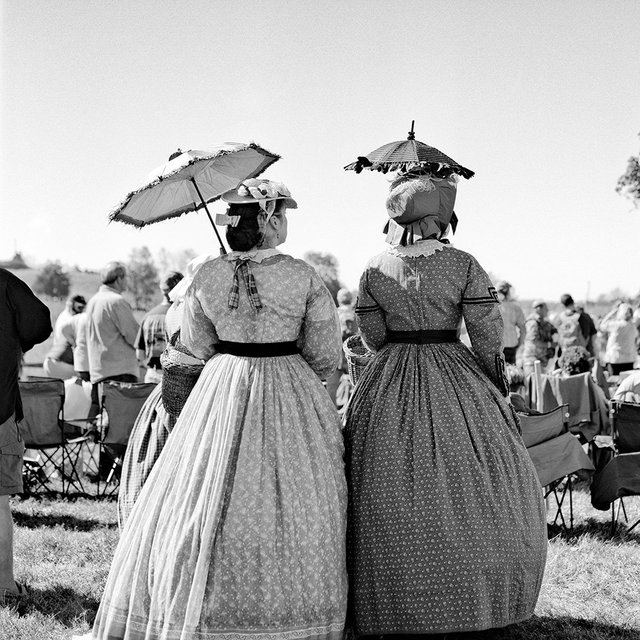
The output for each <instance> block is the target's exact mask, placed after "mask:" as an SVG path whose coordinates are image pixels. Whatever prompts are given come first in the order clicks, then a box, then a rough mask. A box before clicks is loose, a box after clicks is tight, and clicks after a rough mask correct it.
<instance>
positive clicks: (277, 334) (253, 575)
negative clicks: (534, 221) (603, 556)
mask: <svg viewBox="0 0 640 640" xmlns="http://www.w3.org/2000/svg"><path fill="white" fill-rule="evenodd" d="M223 200H224V201H225V202H227V203H229V207H228V209H227V212H226V214H224V215H220V216H217V218H216V220H217V222H218V224H225V225H226V226H227V231H226V237H227V241H228V243H229V246H230V248H231V249H232V251H231V252H230V253H229V254H226V255H223V256H220V257H217V258H215V259H212V260H209V261H207V262H205V263H204V264H202V266H200V268H199V270H198V271H197V273H196V274H195V277H194V278H193V282H192V283H191V285H190V286H189V288H188V289H187V291H186V294H185V299H184V303H183V305H184V316H183V321H182V324H181V329H180V340H181V342H182V343H183V344H184V345H185V346H186V347H187V349H189V350H190V351H191V353H192V354H193V355H194V356H195V357H197V358H200V359H202V360H205V361H206V364H205V366H204V369H203V371H202V373H201V374H200V377H199V379H198V381H197V383H196V385H195V387H194V388H193V390H192V392H191V394H190V395H189V398H188V400H187V402H186V404H185V406H184V408H183V409H182V412H181V414H180V417H179V418H178V420H177V422H176V424H175V427H174V429H173V431H172V433H171V436H170V437H169V438H168V440H167V442H166V444H165V446H164V448H163V450H162V453H161V454H160V457H159V458H158V460H157V462H156V464H155V466H154V467H153V470H152V471H151V473H150V475H149V478H148V479H147V482H146V484H145V486H144V488H143V490H142V491H141V493H140V495H139V497H138V500H137V502H136V503H135V506H134V507H133V510H132V511H131V515H130V516H129V519H128V521H127V524H126V525H125V527H124V530H123V531H122V536H121V538H120V542H119V544H118V547H117V549H116V551H115V556H114V559H113V563H112V565H111V571H110V573H109V577H108V580H107V584H106V588H105V591H104V596H103V598H102V602H101V605H100V609H99V611H98V614H97V617H96V620H95V625H94V629H93V635H92V637H94V638H99V639H106V638H123V637H138V636H140V637H142V636H144V637H154V638H160V637H163V638H164V637H176V638H177V637H178V636H179V637H185V638H186V637H189V638H191V637H195V636H196V635H197V636H198V637H202V638H205V637H212V638H213V637H221V638H222V637H229V638H230V637H240V636H243V635H246V636H247V637H248V636H253V637H261V638H267V637H269V638H296V639H300V640H304V639H309V640H312V639H314V640H316V639H319V638H321V639H323V640H341V639H342V637H343V633H344V625H345V616H346V602H347V577H346V561H345V544H346V542H345V540H346V500H347V488H346V480H345V475H344V462H343V455H344V445H343V439H342V433H341V424H340V420H339V418H338V414H337V412H336V409H335V407H334V405H333V403H332V402H331V399H330V398H329V395H328V394H327V392H326V391H325V389H324V387H323V385H322V379H323V378H325V377H326V376H328V375H330V374H331V373H332V372H333V371H334V370H335V368H336V366H337V364H338V362H339V360H340V352H341V344H340V327H339V323H338V318H337V312H336V307H335V304H334V302H333V299H332V297H331V294H330V293H329V291H328V289H327V288H326V286H325V285H324V283H323V282H322V280H321V279H320V277H319V276H318V274H317V273H316V271H315V270H314V269H313V267H311V266H310V265H308V264H307V263H306V262H303V261H302V260H297V259H295V258H292V257H291V256H288V255H286V254H284V253H281V252H280V251H279V250H278V247H279V246H280V245H281V244H282V243H283V242H284V241H285V240H286V237H287V228H288V221H287V211H288V210H291V209H295V208H296V207H297V204H296V201H295V200H294V199H293V198H292V197H291V194H290V193H289V191H288V189H287V188H286V187H285V186H284V185H282V184H279V183H276V182H273V181H270V180H265V179H262V178H260V179H251V180H245V181H244V182H243V183H242V184H241V185H240V186H239V187H238V188H237V189H234V190H232V191H230V192H227V193H225V194H223Z"/></svg>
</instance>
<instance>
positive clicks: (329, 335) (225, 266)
mask: <svg viewBox="0 0 640 640" xmlns="http://www.w3.org/2000/svg"><path fill="white" fill-rule="evenodd" d="M248 265H249V269H250V270H251V274H252V276H253V279H254V280H255V284H256V289H257V291H258V295H259V298H260V301H261V304H262V308H261V309H260V310H259V311H257V310H256V309H255V308H254V307H253V306H252V305H251V303H250V300H249V296H248V294H247V290H246V286H245V283H244V281H243V278H242V276H240V277H239V286H238V293H239V300H238V307H237V308H230V305H229V293H230V290H231V288H232V286H233V281H234V271H235V268H236V266H237V258H236V256H234V255H233V254H231V255H229V256H222V257H220V258H215V259H214V260H211V261H210V262H207V263H205V264H204V265H203V266H202V267H201V268H200V270H199V271H198V273H197V274H196V276H195V278H194V280H193V283H192V284H191V286H190V287H189V289H188V291H187V293H186V296H185V312H184V319H183V322H182V330H181V340H182V341H183V342H184V343H185V345H186V346H187V348H189V349H190V350H191V351H192V353H194V355H197V356H198V357H201V358H204V359H208V358H210V357H211V356H212V355H213V354H214V353H215V344H216V343H217V342H219V341H225V342H291V341H298V343H299V346H300V349H301V352H302V355H303V357H304V358H305V360H307V362H309V364H310V365H311V366H312V368H313V369H314V370H315V371H316V373H319V372H320V371H322V372H324V371H325V369H328V370H332V369H333V368H335V366H336V363H337V361H338V359H339V355H340V333H339V323H338V317H337V312H336V307H335V304H334V302H333V299H332V298H331V294H330V293H329V291H328V289H327V288H326V286H325V285H324V283H323V282H322V280H321V279H320V277H319V276H318V274H317V273H316V271H315V270H314V269H313V267H311V266H310V265H308V264H307V263H306V262H304V261H302V260H297V259H295V258H292V257H291V256H288V255H285V254H282V253H280V252H277V251H274V250H270V251H268V252H261V251H258V252H257V254H256V255H254V256H253V259H250V260H249V262H248Z"/></svg>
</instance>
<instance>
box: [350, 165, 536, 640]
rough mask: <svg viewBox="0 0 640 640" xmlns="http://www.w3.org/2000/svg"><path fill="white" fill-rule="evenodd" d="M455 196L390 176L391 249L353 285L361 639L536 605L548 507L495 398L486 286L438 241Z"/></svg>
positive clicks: (428, 182) (493, 309)
mask: <svg viewBox="0 0 640 640" xmlns="http://www.w3.org/2000/svg"><path fill="white" fill-rule="evenodd" d="M455 190H456V184H455V182H454V180H453V178H435V177H433V176H430V175H420V174H414V175H409V176H402V177H400V178H399V179H398V180H397V181H396V182H395V183H394V184H392V190H391V194H390V196H389V200H388V201H387V209H388V212H389V215H390V217H391V219H390V221H389V223H388V225H387V227H386V228H385V231H386V232H387V242H389V243H390V245H391V246H390V247H389V249H388V250H387V251H385V252H383V253H381V254H379V255H377V256H375V257H374V258H372V259H371V260H370V261H369V263H368V264H367V266H366V268H365V271H364V273H363V275H362V278H361V280H360V290H359V295H358V301H357V305H356V314H357V317H358V323H359V326H360V330H361V333H362V337H363V339H364V340H365V342H366V344H367V345H368V346H369V347H370V348H371V349H372V350H374V351H376V352H377V353H376V355H375V357H374V358H373V359H372V361H371V362H370V363H369V364H368V365H367V367H366V369H365V370H364V372H363V374H362V376H361V378H360V380H359V381H358V384H357V386H356V388H355V391H354V395H353V396H352V398H351V403H350V405H349V407H348V409H347V413H346V428H345V438H346V445H347V469H348V473H347V477H348V482H349V490H350V495H349V524H348V544H347V549H348V554H347V557H348V567H349V580H350V585H349V594H350V596H349V607H350V620H351V622H352V624H353V625H354V629H355V632H356V634H357V635H358V636H367V635H371V636H374V635H375V636H395V635H398V634H405V635H406V634H417V635H430V634H434V635H435V634H447V633H454V632H455V633H459V632H463V633H464V632H478V631H481V630H486V629H490V628H494V627H504V626H506V625H508V624H511V623H514V622H519V621H521V620H524V619H526V618H528V617H529V616H531V615H532V613H533V610H534V607H535V604H536V600H537V597H538V592H539V589H540V584H541V581H542V575H543V571H544V565H545V558H546V547H547V540H546V521H545V510H544V505H543V501H542V492H541V488H540V485H539V483H538V479H537V477H536V473H535V470H534V467H533V464H532V463H531V460H530V458H529V455H528V453H527V451H526V449H525V446H524V444H523V442H522V439H521V438H520V435H519V427H518V424H517V418H516V417H515V415H514V412H513V410H512V407H511V406H510V405H509V403H508V401H507V398H506V397H505V396H506V395H507V386H506V381H505V379H504V373H503V372H504V361H503V355H502V334H503V327H502V318H501V316H500V311H499V308H498V299H497V296H496V291H495V289H494V287H493V286H492V283H491V280H490V279H489V277H488V276H487V274H486V273H485V271H484V270H483V269H482V267H481V266H480V265H479V264H478V261H477V260H476V259H475V258H474V257H473V256H471V255H470V254H468V253H465V252H464V251H460V250H458V249H455V248H453V247H452V246H451V245H450V244H448V242H447V241H446V240H445V239H444V236H445V234H446V230H447V228H448V225H449V221H450V219H451V217H452V214H453V202H454V200H455ZM463 319H464V321H465V324H466V328H467V330H468V333H469V337H470V340H471V344H472V347H473V351H471V350H469V349H468V348H467V347H465V346H464V345H463V344H462V343H461V342H460V340H459V335H460V326H461V322H462V320H463ZM398 637H399V636H398ZM456 637H457V636H456Z"/></svg>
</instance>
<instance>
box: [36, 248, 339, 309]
mask: <svg viewBox="0 0 640 640" xmlns="http://www.w3.org/2000/svg"><path fill="white" fill-rule="evenodd" d="M195 257H196V252H195V251H194V250H193V249H183V250H181V251H177V252H170V251H168V250H167V249H164V248H163V249H161V250H160V251H159V252H158V254H157V256H156V258H155V259H154V257H153V256H152V255H151V251H149V248H148V247H146V246H142V247H136V248H134V249H132V251H131V253H130V254H129V258H128V261H127V262H126V267H127V273H128V275H129V286H128V293H129V294H130V296H131V299H132V301H133V306H134V308H135V309H138V310H147V309H150V308H151V307H152V306H153V305H154V304H157V303H158V302H159V301H160V298H161V295H160V291H159V285H160V278H161V277H162V276H164V275H165V274H166V273H168V272H169V271H180V272H181V273H184V272H185V270H186V266H187V264H188V263H189V262H190V261H191V260H192V259H193V258H195ZM303 258H304V260H305V261H306V262H308V263H309V264H310V265H312V266H313V267H314V268H315V270H316V271H317V272H318V275H319V276H320V278H321V279H322V281H323V282H324V283H325V285H326V286H327V288H328V289H329V291H330V293H331V295H332V296H333V299H334V301H335V300H336V296H337V293H338V291H339V290H340V289H341V288H342V287H343V284H342V282H341V280H340V276H339V266H338V261H337V259H336V257H335V256H334V255H333V254H331V253H325V252H322V251H308V252H307V253H305V254H304V256H303ZM33 290H34V291H35V293H37V294H39V295H43V296H48V297H50V298H54V299H57V300H64V299H65V298H66V297H67V296H68V295H69V293H70V292H71V279H70V277H69V272H68V271H67V269H66V268H65V267H64V266H63V265H62V264H61V263H60V262H59V261H53V262H48V263H47V264H45V265H44V266H43V267H42V268H41V269H40V270H39V271H38V273H37V275H36V279H35V281H34V284H33Z"/></svg>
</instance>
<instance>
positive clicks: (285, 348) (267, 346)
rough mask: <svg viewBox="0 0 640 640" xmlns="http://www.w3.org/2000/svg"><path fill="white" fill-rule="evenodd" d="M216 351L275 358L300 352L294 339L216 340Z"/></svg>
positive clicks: (249, 356) (246, 356) (251, 356)
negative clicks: (266, 340)
mask: <svg viewBox="0 0 640 640" xmlns="http://www.w3.org/2000/svg"><path fill="white" fill-rule="evenodd" d="M216 351H217V352H218V353H229V354H231V355H232V356H244V357H245V358H275V357H278V356H293V355H295V354H296V353H300V349H298V345H297V344H296V342H295V340H294V341H293V342H218V344H217V345H216Z"/></svg>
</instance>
